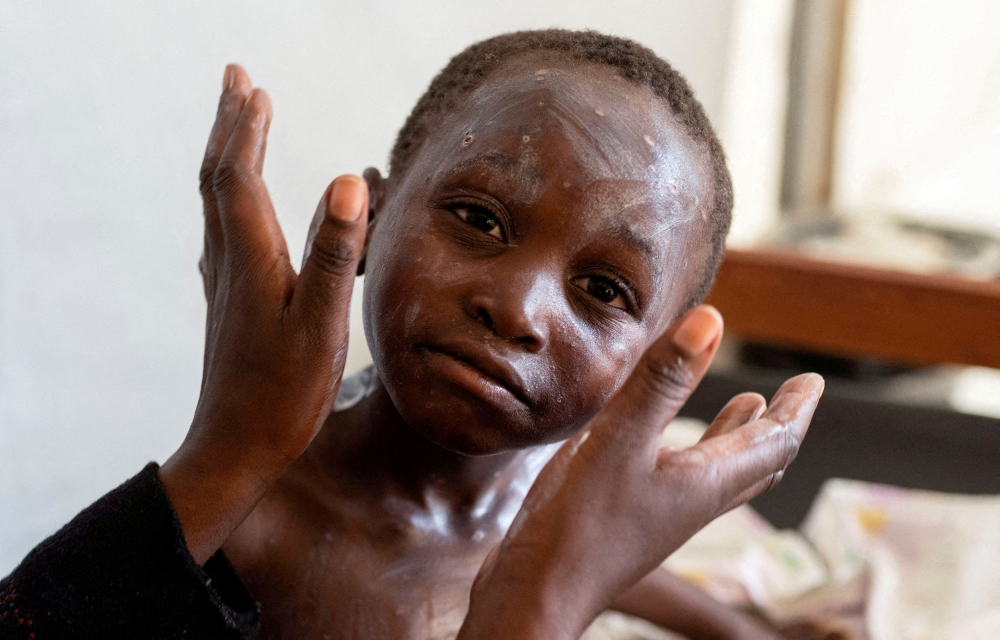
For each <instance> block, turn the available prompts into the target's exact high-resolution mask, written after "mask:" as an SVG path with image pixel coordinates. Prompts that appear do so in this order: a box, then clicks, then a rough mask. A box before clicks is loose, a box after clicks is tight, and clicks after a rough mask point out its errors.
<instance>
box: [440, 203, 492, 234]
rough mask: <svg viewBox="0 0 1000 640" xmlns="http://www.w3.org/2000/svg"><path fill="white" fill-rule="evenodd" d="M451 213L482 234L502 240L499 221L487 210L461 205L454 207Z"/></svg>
mask: <svg viewBox="0 0 1000 640" xmlns="http://www.w3.org/2000/svg"><path fill="white" fill-rule="evenodd" d="M452 211H454V212H455V215H456V216H458V217H459V218H461V219H462V220H464V221H466V222H468V223H469V224H470V225H472V226H473V227H475V228H477V229H479V230H480V231H482V232H483V233H486V234H489V235H491V236H493V237H494V238H496V239H498V240H503V239H504V237H503V230H502V229H501V228H500V221H499V220H498V219H497V217H496V216H495V215H493V213H491V212H490V211H489V210H488V209H485V208H483V207H478V206H476V205H469V204H462V205H458V206H456V207H455V208H454V209H452Z"/></svg>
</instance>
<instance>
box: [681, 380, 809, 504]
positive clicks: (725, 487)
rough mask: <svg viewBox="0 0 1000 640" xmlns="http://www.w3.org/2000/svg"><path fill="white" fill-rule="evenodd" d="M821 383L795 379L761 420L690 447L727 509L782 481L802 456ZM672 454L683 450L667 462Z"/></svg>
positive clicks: (774, 400)
mask: <svg viewBox="0 0 1000 640" xmlns="http://www.w3.org/2000/svg"><path fill="white" fill-rule="evenodd" d="M823 385H824V382H823V378H822V377H820V376H818V375H816V374H815V373H807V374H803V375H801V376H797V377H795V378H792V379H791V380H788V381H787V382H785V384H783V385H782V386H781V388H780V389H779V390H778V392H777V393H776V394H775V395H774V398H772V400H771V405H770V406H769V407H768V408H767V409H766V410H765V411H764V413H763V414H762V415H761V417H760V418H759V419H757V420H754V421H752V422H749V423H747V424H745V425H743V426H742V427H739V428H736V429H735V430H733V431H730V432H729V433H727V434H724V435H719V436H717V437H714V438H709V439H707V440H703V441H702V442H699V443H698V444H697V445H695V446H694V447H692V450H694V451H693V453H694V454H695V455H697V456H699V458H700V459H701V460H704V465H705V468H706V469H711V473H710V476H711V477H712V478H713V479H714V483H715V484H714V486H711V487H704V490H706V491H711V492H713V493H714V494H715V495H717V496H718V497H719V498H720V505H722V506H723V507H724V508H723V511H725V510H728V509H730V508H732V507H734V506H736V505H738V504H741V501H742V502H745V501H747V500H750V499H752V498H754V497H756V496H757V495H759V494H760V493H763V492H764V491H766V490H767V489H769V488H770V487H772V486H774V484H775V483H776V482H777V481H778V480H780V479H781V476H782V475H783V474H784V471H785V469H786V468H787V467H788V465H789V464H791V462H792V460H794V459H795V456H796V455H797V454H798V452H799V447H800V446H801V444H802V440H803V438H805V435H806V431H807V430H808V429H809V422H810V420H812V416H813V412H814V411H815V410H816V405H817V403H818V402H819V399H820V396H821V395H822V393H823ZM670 453H674V454H683V453H684V452H683V451H682V452H666V453H665V455H664V456H663V458H664V459H665V458H666V457H668V456H669V454H670ZM720 513H721V512H720Z"/></svg>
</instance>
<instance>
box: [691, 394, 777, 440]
mask: <svg viewBox="0 0 1000 640" xmlns="http://www.w3.org/2000/svg"><path fill="white" fill-rule="evenodd" d="M766 408H767V401H766V400H764V396H762V395H760V394H759V393H749V392H747V393H741V394H740V395H738V396H736V397H734V398H733V399H732V400H730V401H729V402H727V403H726V406H724V407H722V411H720V412H719V415H717V416H716V417H715V420H713V421H712V425H711V426H710V427H709V428H708V430H706V431H705V433H704V434H702V436H701V440H700V441H703V440H707V439H709V438H714V437H716V436H721V435H723V434H726V433H729V432H730V431H732V430H733V429H736V428H738V427H742V426H743V425H745V424H746V423H748V422H750V421H751V420H756V419H757V418H759V417H760V415H761V414H762V413H764V409H766Z"/></svg>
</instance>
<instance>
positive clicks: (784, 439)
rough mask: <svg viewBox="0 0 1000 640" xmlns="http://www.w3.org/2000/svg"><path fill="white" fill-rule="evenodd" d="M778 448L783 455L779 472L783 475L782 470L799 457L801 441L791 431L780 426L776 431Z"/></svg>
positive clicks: (786, 427)
mask: <svg viewBox="0 0 1000 640" xmlns="http://www.w3.org/2000/svg"><path fill="white" fill-rule="evenodd" d="M778 446H779V447H780V448H781V451H782V452H783V453H784V460H783V461H782V470H781V473H784V469H785V468H786V467H787V466H788V465H790V464H792V461H793V460H795V457H796V456H797V455H799V448H800V447H801V446H802V441H801V440H800V439H799V437H798V436H797V435H796V434H795V433H794V432H793V430H792V429H790V428H789V427H788V426H787V425H786V426H782V428H781V429H780V430H779V431H778Z"/></svg>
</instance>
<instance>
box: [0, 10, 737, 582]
mask: <svg viewBox="0 0 1000 640" xmlns="http://www.w3.org/2000/svg"><path fill="white" fill-rule="evenodd" d="M731 11H732V0H711V1H706V0H671V1H664V0H644V1H635V0H634V1H629V2H607V1H606V0H558V1H555V0H553V1H549V2H539V1H538V0H507V1H506V2H502V3H496V2H492V3H486V2H468V1H463V0H437V1H434V2H412V1H403V0H368V1H363V0H352V1H342V2H323V1H322V0H301V1H299V2H281V3H277V2H270V3H265V2H237V1H235V0H228V1H224V2H223V1H219V2H211V3H197V2H193V1H178V0H155V1H153V0H143V1H142V2H126V1H124V0H122V1H119V2H109V1H96V0H92V1H91V2H86V3H81V2H70V1H59V2H57V1H51V0H50V1H48V2H37V1H31V0H23V1H22V0H0V575H3V574H5V573H6V572H8V571H9V570H10V569H11V568H12V567H13V566H14V565H15V564H16V563H17V562H18V561H19V559H20V558H21V557H22V556H23V554H24V553H25V552H27V551H28V550H29V549H30V548H31V547H32V546H33V545H35V544H36V543H37V542H38V541H40V540H41V539H42V538H43V537H44V536H46V535H48V534H50V533H52V532H53V531H54V530H55V529H56V528H57V527H58V526H59V525H61V524H62V523H64V522H65V521H67V520H68V519H69V518H70V517H71V516H72V515H73V514H75V513H76V512H77V511H78V510H79V509H81V508H82V507H84V506H85V505H87V504H88V503H90V502H91V501H93V500H94V499H96V498H97V497H98V496H100V495H101V494H102V493H104V492H106V491H107V490H109V489H110V488H112V487H113V486H115V485H116V484H117V483H119V482H121V481H122V480H124V479H125V478H127V477H128V476H130V475H131V474H133V473H135V472H136V471H138V470H139V468H140V467H141V466H142V465H143V464H144V463H145V462H147V461H148V460H160V461H162V460H163V459H165V458H166V457H167V456H168V455H169V454H170V452H171V451H173V449H174V448H175V447H176V446H177V445H178V444H179V442H180V441H181V439H182V437H183V435H184V433H185V431H186V429H187V426H188V422H189V420H190V417H191V413H192V410H193V408H194V405H195V402H196V400H197V390H198V382H199V376H200V366H201V349H202V323H203V321H204V318H203V316H204V305H203V302H202V293H201V285H200V282H199V278H198V273H197V269H196V262H197V259H198V256H199V253H200V251H201V213H200V204H199V198H198V193H197V171H198V166H199V160H200V156H201V153H202V148H203V144H204V140H205V137H206V135H207V133H208V130H209V128H210V126H211V123H212V119H213V115H214V111H215V104H216V100H217V97H218V93H219V85H220V83H221V76H222V71H223V67H224V65H225V64H226V63H227V62H230V61H238V62H240V63H242V64H243V65H245V66H246V68H247V69H248V70H249V71H250V74H251V76H252V77H253V79H254V80H255V81H256V82H258V83H259V84H261V85H263V86H264V87H266V88H267V89H268V90H269V92H270V94H271V98H272V100H273V102H274V108H275V114H276V115H275V120H274V125H273V127H272V130H271V139H270V143H269V148H268V161H267V168H266V170H265V177H266V179H267V181H268V184H269V186H270V188H271V192H272V196H273V198H274V200H275V203H276V207H277V209H278V212H279V218H280V220H281V223H282V225H283V226H284V228H285V231H286V235H287V238H288V241H289V245H290V247H291V250H292V254H293V255H297V254H298V252H299V248H300V247H301V245H302V241H303V237H304V232H305V228H306V224H307V221H308V218H309V216H310V215H311V212H312V211H313V210H314V208H315V204H316V201H317V200H318V198H319V196H320V194H321V193H322V191H323V189H324V187H325V186H326V184H327V182H328V181H329V180H330V179H332V178H333V177H334V176H336V175H337V174H339V173H343V172H349V171H350V172H360V171H361V170H362V169H363V168H364V167H365V166H367V165H376V166H383V165H384V159H385V157H386V155H387V153H388V150H389V147H390V144H391V141H392V138H393V135H394V133H395V131H396V129H397V128H398V127H399V126H400V125H401V124H402V122H403V119H404V117H405V115H406V114H407V112H408V110H409V108H410V106H411V105H412V104H413V102H414V101H415V100H416V98H417V97H418V96H419V95H420V93H421V92H422V90H423V89H424V87H425V86H426V84H427V83H428V82H429V81H430V79H431V77H432V75H433V74H434V73H435V72H436V71H437V70H438V69H439V68H440V67H441V66H443V64H444V63H445V62H446V61H447V59H448V58H449V56H450V55H453V54H454V53H457V52H458V51H459V50H460V49H461V48H463V47H464V46H465V45H467V44H469V43H471V42H473V41H475V40H478V39H481V38H484V37H487V36H489V35H493V34H496V33H500V32H503V31H508V30H511V29H516V28H531V27H543V26H565V27H571V28H584V27H589V28H596V29H600V30H603V31H607V32H611V33H616V34H621V35H626V36H629V37H633V38H635V39H637V40H639V41H641V42H643V43H645V44H647V45H649V46H651V47H652V48H653V49H655V50H656V51H657V52H659V53H660V54H662V55H663V56H665V57H667V58H668V59H670V60H671V61H672V62H674V63H675V64H676V66H677V67H678V68H680V69H681V70H683V71H684V72H685V73H686V74H687V76H688V78H689V79H690V80H691V82H692V84H693V85H694V87H695V89H696V90H697V92H698V95H699V96H700V97H701V98H702V100H703V101H704V102H705V104H706V106H707V108H708V111H709V113H710V115H711V116H713V117H718V116H719V112H720V109H721V105H722V102H723V99H722V95H723V86H724V78H725V73H724V71H725V69H724V67H725V65H726V60H727V42H728V30H729V23H730V13H731ZM354 335H355V336H360V335H361V333H360V330H358V331H355V332H354ZM352 349H353V362H354V364H355V365H357V364H358V363H359V362H361V361H363V359H364V357H365V354H364V345H360V348H359V345H354V346H352Z"/></svg>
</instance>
